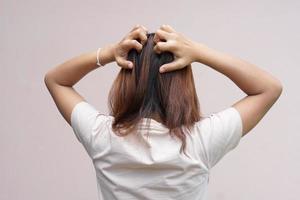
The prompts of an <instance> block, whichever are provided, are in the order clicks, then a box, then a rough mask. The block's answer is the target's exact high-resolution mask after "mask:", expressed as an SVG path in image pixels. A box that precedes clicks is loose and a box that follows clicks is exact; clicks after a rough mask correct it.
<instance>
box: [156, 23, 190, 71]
mask: <svg viewBox="0 0 300 200" xmlns="http://www.w3.org/2000/svg"><path fill="white" fill-rule="evenodd" d="M153 40H154V43H155V44H156V45H155V46H154V49H153V50H154V51H155V52H156V53H161V52H162V51H169V52H172V53H173V55H174V61H173V62H171V63H167V64H164V65H162V66H161V67H160V69H159V71H160V72H169V71H173V70H177V69H182V68H184V67H186V66H187V65H189V64H190V63H192V62H194V61H196V54H195V45H196V43H195V42H193V41H191V40H190V39H188V38H186V37H185V36H184V35H182V34H180V33H178V32H176V31H175V30H174V29H173V28H172V27H171V26H170V25H162V26H161V27H160V29H158V30H157V31H156V32H155V35H154V38H153Z"/></svg>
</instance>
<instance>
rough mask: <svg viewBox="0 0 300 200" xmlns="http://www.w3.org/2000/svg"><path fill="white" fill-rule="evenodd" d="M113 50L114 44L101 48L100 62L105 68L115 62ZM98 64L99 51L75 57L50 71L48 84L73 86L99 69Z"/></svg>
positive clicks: (46, 77) (47, 76) (47, 75)
mask: <svg viewBox="0 0 300 200" xmlns="http://www.w3.org/2000/svg"><path fill="white" fill-rule="evenodd" d="M113 48H114V44H109V45H106V46H104V47H102V48H101V50H100V53H99V61H100V63H101V64H102V65H103V66H104V65H106V64H108V63H110V62H113V61H114V56H113ZM96 63H97V49H96V50H93V51H90V52H86V53H83V54H81V55H78V56H76V57H73V58H71V59H70V60H67V61H65V62H64V63H62V64H60V65H58V66H57V67H54V68H52V69H50V70H49V71H48V72H47V74H46V76H45V79H47V81H48V82H53V83H56V84H59V85H64V86H73V85H75V84H76V83H77V82H78V81H79V80H80V79H81V78H83V77H84V76H85V75H86V74H88V73H89V72H91V71H93V70H95V69H96V68H98V67H99V66H98V65H97V64H96Z"/></svg>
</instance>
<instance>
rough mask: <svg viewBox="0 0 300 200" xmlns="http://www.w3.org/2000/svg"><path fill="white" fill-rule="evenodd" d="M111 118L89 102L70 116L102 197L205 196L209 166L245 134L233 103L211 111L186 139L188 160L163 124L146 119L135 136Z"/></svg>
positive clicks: (185, 199)
mask: <svg viewBox="0 0 300 200" xmlns="http://www.w3.org/2000/svg"><path fill="white" fill-rule="evenodd" d="M113 119H114V118H113V117H112V116H110V115H105V114H101V113H100V112H99V111H98V110H97V109H96V108H95V107H93V106H92V105H91V104H89V103H88V102H86V101H81V102H79V103H78V104H76V106H75V107H74V109H73V111H72V114H71V125H72V128H73V130H74V133H75V135H76V137H77V139H78V140H79V141H80V142H81V143H82V145H83V146H84V148H85V150H86V151H87V153H88V155H89V156H90V158H91V159H92V161H93V165H94V167H95V172H96V178H97V188H98V199H99V200H150V199H151V200H159V199H163V200H204V199H206V191H207V186H208V182H209V171H210V169H211V168H212V167H213V166H214V165H215V164H216V163H217V162H218V161H219V160H220V159H221V158H222V157H223V156H224V155H225V154H226V153H227V152H229V151H230V150H232V149H234V148H235V147H236V146H237V145H238V143H239V141H240V139H241V136H242V120H241V117H240V114H239V112H238V111H237V110H236V109H235V108H234V107H228V108H226V109H224V110H222V111H220V112H217V113H213V114H210V115H209V116H207V117H206V118H204V119H202V120H200V121H198V122H196V123H195V125H194V127H193V128H192V130H191V136H187V137H186V145H187V148H186V153H187V154H188V155H189V156H190V157H191V158H188V157H186V156H185V155H184V154H179V149H180V147H181V141H180V140H179V139H177V138H176V137H171V136H170V135H169V133H168V129H167V128H166V127H165V126H164V125H163V124H161V123H160V122H158V121H155V120H154V119H151V118H143V119H142V120H141V122H140V126H139V128H138V130H139V131H138V132H137V133H136V134H134V133H132V134H131V133H130V134H129V135H128V136H125V137H119V136H117V135H115V134H114V133H113V132H112V129H111V123H112V121H113ZM147 119H149V120H150V121H151V124H150V127H151V128H150V129H149V137H148V138H147V129H146V125H147V124H146V122H147Z"/></svg>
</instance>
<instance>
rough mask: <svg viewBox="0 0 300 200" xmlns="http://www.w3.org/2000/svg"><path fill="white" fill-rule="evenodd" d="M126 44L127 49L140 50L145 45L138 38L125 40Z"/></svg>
mask: <svg viewBox="0 0 300 200" xmlns="http://www.w3.org/2000/svg"><path fill="white" fill-rule="evenodd" d="M124 46H125V48H126V50H130V49H132V48H134V49H136V50H137V51H138V52H140V51H141V50H142V48H143V45H142V44H141V43H139V42H138V41H137V40H126V41H124Z"/></svg>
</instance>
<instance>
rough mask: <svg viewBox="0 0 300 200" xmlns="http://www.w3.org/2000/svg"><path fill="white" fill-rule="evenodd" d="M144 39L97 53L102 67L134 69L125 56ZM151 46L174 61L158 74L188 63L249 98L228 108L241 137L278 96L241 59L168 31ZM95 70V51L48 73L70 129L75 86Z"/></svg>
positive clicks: (274, 85) (269, 80)
mask: <svg viewBox="0 0 300 200" xmlns="http://www.w3.org/2000/svg"><path fill="white" fill-rule="evenodd" d="M146 33H147V29H146V28H145V27H144V26H141V25H137V26H135V27H134V28H133V29H132V30H131V31H130V32H129V33H128V34H127V35H126V36H125V37H124V38H123V39H122V40H121V41H120V42H118V43H114V44H110V45H107V46H105V47H103V48H102V49H101V51H100V53H99V57H100V63H101V64H102V65H104V66H105V65H106V64H107V63H110V62H114V61H115V62H116V63H117V64H118V66H120V67H123V68H132V67H134V66H132V65H130V62H129V61H127V60H126V57H127V53H128V51H129V50H130V49H131V48H135V49H137V50H138V51H140V50H141V48H142V45H143V44H144V42H145V40H146V39H147V36H146ZM136 39H139V40H140V41H141V43H139V42H138V41H137V40H136ZM154 41H155V43H156V45H155V47H154V50H155V51H156V52H157V53H160V52H162V51H171V52H172V53H173V54H174V55H175V60H174V62H172V63H168V64H165V65H163V66H162V67H161V68H160V72H161V73H165V72H168V71H172V70H178V69H181V68H183V67H185V66H187V65H188V64H190V63H192V62H200V63H203V64H205V65H207V66H209V67H211V68H212V69H214V70H216V71H218V72H220V73H222V74H224V75H225V76H227V77H228V78H229V79H231V80H232V81H233V82H234V83H235V84H236V85H237V86H238V87H239V88H240V89H241V90H242V91H244V92H245V93H246V94H247V96H245V97H244V98H242V99H240V100H239V101H237V102H235V103H234V104H232V106H233V107H234V108H236V109H237V110H238V112H239V113H240V115H241V118H242V122H243V136H244V135H245V134H247V133H248V132H249V131H250V130H251V129H252V128H254V127H255V126H256V125H257V124H258V122H259V121H260V120H261V119H262V118H263V116H264V115H265V114H266V113H267V112H268V111H269V109H270V108H271V107H272V105H273V104H274V103H275V102H276V101H277V99H278V98H279V96H280V95H281V93H282V84H281V82H280V81H279V80H278V79H277V78H275V77H273V76H272V75H271V74H269V73H267V72H266V71H264V70H262V69H260V68H259V67H257V66H255V65H253V64H251V63H249V62H247V61H244V60H242V59H240V58H236V57H233V56H230V55H228V54H225V53H223V52H220V51H217V50H214V49H212V48H209V47H207V46H206V45H204V44H202V43H198V42H194V41H192V40H191V39H188V38H187V37H185V36H184V35H183V34H181V33H178V32H176V31H175V30H174V28H172V27H171V26H169V25H162V26H161V27H160V28H159V29H158V30H157V31H156V32H155V37H154ZM131 64H132V63H131ZM96 68H98V66H97V65H96V50H95V51H91V52H87V53H84V54H82V55H79V56H77V57H74V58H72V59H70V60H68V61H66V62H64V63H62V64H60V65H58V66H56V67H55V68H52V69H50V70H49V71H48V72H47V73H46V75H45V78H44V81H45V84H46V86H47V88H48V90H49V92H50V94H51V96H52V98H53V100H54V102H55V104H56V106H57V108H58V110H59V111H60V113H61V114H62V116H63V117H64V119H65V120H66V121H67V122H68V123H69V124H70V125H71V122H70V117H71V112H72V110H73V108H74V106H75V105H76V104H77V103H79V102H80V101H85V99H84V98H83V97H82V96H81V95H80V94H79V93H78V92H77V91H76V90H75V89H74V88H73V86H74V85H75V84H76V83H77V82H78V81H79V80H80V79H81V78H83V77H84V76H85V75H86V74H87V73H89V72H91V71H93V70H95V69H96ZM157 121H159V119H157Z"/></svg>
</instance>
